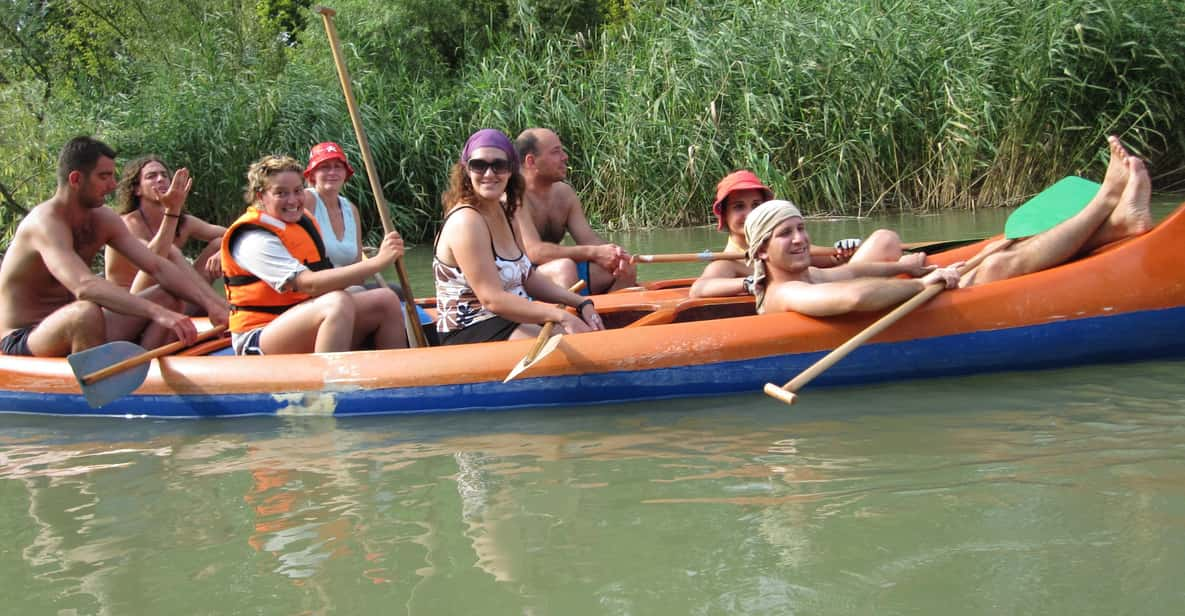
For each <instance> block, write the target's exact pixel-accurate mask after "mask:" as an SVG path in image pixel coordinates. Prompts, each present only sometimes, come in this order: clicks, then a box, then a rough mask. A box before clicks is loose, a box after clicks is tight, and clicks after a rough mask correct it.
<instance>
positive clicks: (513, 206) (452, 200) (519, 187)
mask: <svg viewBox="0 0 1185 616" xmlns="http://www.w3.org/2000/svg"><path fill="white" fill-rule="evenodd" d="M526 189H527V181H526V180H524V179H523V175H522V174H521V173H519V172H518V171H515V172H514V173H512V174H510V179H509V180H507V181H506V203H504V204H503V205H502V211H503V212H506V217H507V218H514V213H515V212H516V211H518V208H519V206H520V205H522V202H523V193H524V192H525V191H526ZM440 203H441V204H442V205H444V215H445V217H447V216H448V213H449V212H451V211H453V208H455V207H457V206H458V205H461V204H462V203H468V204H470V205H472V204H475V203H477V193H476V192H475V191H474V190H473V182H470V181H469V172H468V170H467V169H466V168H465V163H462V162H456V163H454V164H453V168H452V170H451V171H449V177H448V188H447V189H445V191H444V194H443V195H441V196H440Z"/></svg>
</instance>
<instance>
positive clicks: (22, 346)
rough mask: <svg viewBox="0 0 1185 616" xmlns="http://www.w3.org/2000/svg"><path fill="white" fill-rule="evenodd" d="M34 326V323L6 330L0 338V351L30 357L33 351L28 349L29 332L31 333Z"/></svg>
mask: <svg viewBox="0 0 1185 616" xmlns="http://www.w3.org/2000/svg"><path fill="white" fill-rule="evenodd" d="M34 327H36V325H30V326H29V327H22V328H20V329H14V330H12V331H11V332H8V335H7V336H5V337H4V338H3V339H0V353H3V354H5V355H23V356H25V357H32V356H33V351H30V350H29V334H31V333H33V328H34Z"/></svg>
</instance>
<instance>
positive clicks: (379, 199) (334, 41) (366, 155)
mask: <svg viewBox="0 0 1185 616" xmlns="http://www.w3.org/2000/svg"><path fill="white" fill-rule="evenodd" d="M314 10H315V11H316V12H318V13H320V14H321V20H322V23H323V24H324V25H325V36H327V37H329V48H330V51H331V52H333V64H334V66H336V67H337V77H338V80H339V81H340V82H341V86H342V94H344V95H345V98H346V108H347V109H348V110H349V112H350V122H351V123H353V125H354V135H355V136H356V137H357V138H358V149H359V150H361V151H362V163H363V164H364V165H365V166H366V177H367V179H369V180H370V190H371V192H373V193H374V205H375V207H377V208H378V210H379V219H381V220H382V221H383V234H384V235H387V234H390V233H391V232H392V231H394V230H395V226H394V225H392V224H391V214H390V213H389V212H388V211H387V200H386V199H385V198H384V197H383V184H382V182H381V181H380V180H379V173H378V167H377V166H375V164H374V157H373V156H371V153H370V142H369V141H367V140H366V130H365V129H364V128H363V126H362V114H360V113H358V103H357V102H355V101H354V91H353V90H352V89H351V87H350V73H349V72H348V71H347V70H346V61H345V59H343V58H342V50H341V43H340V42H339V41H338V38H337V28H335V27H334V26H333V16H334V15H336V14H337V12H336V11H334V10H333V9H331V8H328V7H324V6H318V7H316V8H315V9H314ZM395 274H396V275H397V276H398V277H399V285H400V286H402V287H403V293H404V295H405V296H406V297H407V298H408V299H409V300H410V299H411V298H413V297H415V294H414V293H412V291H411V283H410V282H409V281H408V279H407V270H406V269H404V267H403V259H402V258H399V259H395ZM403 308H404V313H405V314H404V321H405V322H406V323H419V320H420V318H419V316H418V315H417V314H416V309H415V305H414V302H412V301H406V302H404V303H403ZM408 331H409V333H410V334H411V335H410V336H409V337H408V340H407V344H408V345H409V346H412V347H426V346H428V339H427V338H426V337H425V336H424V330H422V329H420V328H419V327H415V328H411V329H409V330H408Z"/></svg>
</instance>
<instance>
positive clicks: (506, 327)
mask: <svg viewBox="0 0 1185 616" xmlns="http://www.w3.org/2000/svg"><path fill="white" fill-rule="evenodd" d="M518 326H519V324H518V323H515V322H514V321H511V320H508V319H503V318H502V317H493V318H490V319H486V320H484V321H479V322H477V323H474V324H473V325H470V326H469V327H466V328H465V329H458V330H457V331H452V332H445V333H442V334H440V344H441V345H442V346H448V345H451V344H473V343H475V342H495V341H498V340H508V339H510V335H511V334H513V333H514V330H515V329H518Z"/></svg>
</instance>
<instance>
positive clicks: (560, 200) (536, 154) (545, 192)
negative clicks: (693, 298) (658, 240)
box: [514, 128, 637, 295]
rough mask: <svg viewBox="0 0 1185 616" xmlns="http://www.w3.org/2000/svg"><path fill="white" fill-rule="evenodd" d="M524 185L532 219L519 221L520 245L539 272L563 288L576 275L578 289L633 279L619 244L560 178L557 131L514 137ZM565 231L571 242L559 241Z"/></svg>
mask: <svg viewBox="0 0 1185 616" xmlns="http://www.w3.org/2000/svg"><path fill="white" fill-rule="evenodd" d="M514 147H515V150H517V151H518V155H519V160H520V163H521V172H522V175H523V179H525V180H526V182H527V189H526V192H525V193H524V195H523V209H524V210H525V211H526V213H527V214H529V216H530V218H529V220H530V221H531V222H532V223H534V224H533V225H527V224H521V225H519V233H520V235H521V236H522V238H523V248H524V249H525V250H526V252H527V256H528V257H530V259H531V262H532V263H534V264H536V265H538V266H539V272H540V273H541V274H543V275H545V276H547V277H548V278H549V279H551V281H552V282H554V283H556V284H557V285H559V286H561V287H564V288H568V287H570V286H572V284H574V283H575V282H576V281H577V280H584V281H585V283H586V286H585V288H584V290H582V291H581V294H582V295H590V294H593V295H595V294H598V293H606V292H608V291H612V290H615V289H621V288H625V287H631V286H633V285H635V284H637V271H636V268H635V267H634V266H633V264H631V263H630V255H629V253H628V252H626V251H625V249H623V248H622V247H621V246H618V245H617V244H611V243H609V242H606V241H605V240H604V238H602V237H601V236H600V235H598V234H597V232H596V231H594V230H593V228H592V225H590V224H589V223H588V218H587V217H585V215H584V207H583V206H582V205H581V204H580V197H578V196H577V195H576V191H575V190H573V189H572V186H571V185H569V184H568V183H567V182H565V181H564V180H565V179H566V178H567V176H568V153H567V152H566V151H565V150H564V144H563V143H561V142H560V138H559V135H556V134H555V132H554V131H551V130H548V129H546V128H529V129H527V130H525V131H523V132H522V133H521V134H519V136H518V139H516V140H515V142H514ZM569 234H570V235H571V236H572V239H573V240H574V241H575V242H576V245H575V246H573V245H565V244H561V243H560V242H563V241H564V236H566V235H569Z"/></svg>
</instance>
